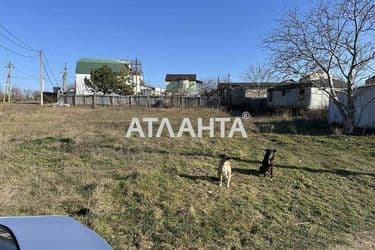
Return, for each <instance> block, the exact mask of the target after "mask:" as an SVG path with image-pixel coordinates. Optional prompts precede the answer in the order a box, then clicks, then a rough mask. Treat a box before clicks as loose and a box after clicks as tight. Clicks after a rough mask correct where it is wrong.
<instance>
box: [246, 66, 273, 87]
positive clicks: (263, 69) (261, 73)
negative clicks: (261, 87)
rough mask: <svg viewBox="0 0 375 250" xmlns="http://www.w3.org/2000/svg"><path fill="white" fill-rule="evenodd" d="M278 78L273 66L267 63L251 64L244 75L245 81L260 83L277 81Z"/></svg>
mask: <svg viewBox="0 0 375 250" xmlns="http://www.w3.org/2000/svg"><path fill="white" fill-rule="evenodd" d="M277 78H278V77H277V76H276V74H275V71H274V70H273V67H271V66H270V65H267V64H255V65H251V66H250V67H249V69H248V70H247V71H246V72H245V74H244V76H243V77H242V79H243V80H245V81H250V82H258V83H261V82H275V81H277Z"/></svg>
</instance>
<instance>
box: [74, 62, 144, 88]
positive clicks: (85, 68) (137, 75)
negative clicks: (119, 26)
mask: <svg viewBox="0 0 375 250" xmlns="http://www.w3.org/2000/svg"><path fill="white" fill-rule="evenodd" d="M137 64H138V63H137ZM104 65H106V66H108V67H109V68H110V69H111V70H112V71H113V72H115V73H119V72H120V71H121V69H122V68H123V67H126V68H128V69H129V70H130V72H131V75H130V80H129V82H128V84H134V93H136V94H139V93H140V92H141V86H142V85H143V84H144V80H143V75H142V70H141V67H140V66H139V64H138V65H137V67H136V68H135V66H134V63H133V62H132V61H131V60H102V59H89V58H82V59H80V60H79V61H78V62H77V66H76V82H75V91H76V95H92V94H93V91H92V90H91V89H90V88H88V87H87V86H86V84H85V79H90V78H91V75H90V74H91V71H92V70H95V69H99V68H101V67H103V66H104Z"/></svg>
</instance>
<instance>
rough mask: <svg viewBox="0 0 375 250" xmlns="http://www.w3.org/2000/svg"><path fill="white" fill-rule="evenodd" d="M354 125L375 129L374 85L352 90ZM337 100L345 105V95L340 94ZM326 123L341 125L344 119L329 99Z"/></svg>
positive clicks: (343, 93)
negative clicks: (353, 97)
mask: <svg viewBox="0 0 375 250" xmlns="http://www.w3.org/2000/svg"><path fill="white" fill-rule="evenodd" d="M353 93H354V96H355V99H354V106H355V111H354V125H355V126H356V127H358V128H369V129H375V85H365V86H362V87H359V88H356V89H355V90H354V92H353ZM338 97H339V99H340V100H341V101H342V102H343V103H346V93H345V92H341V93H339V95H338ZM328 122H329V123H330V124H343V123H344V117H343V116H342V114H341V113H340V111H339V109H338V108H337V105H336V104H335V102H334V101H333V100H332V99H331V100H330V103H329V108H328Z"/></svg>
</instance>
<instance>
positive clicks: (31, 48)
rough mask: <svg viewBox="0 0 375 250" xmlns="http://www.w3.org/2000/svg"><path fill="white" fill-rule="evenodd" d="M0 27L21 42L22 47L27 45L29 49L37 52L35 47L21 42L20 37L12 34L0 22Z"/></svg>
mask: <svg viewBox="0 0 375 250" xmlns="http://www.w3.org/2000/svg"><path fill="white" fill-rule="evenodd" d="M0 27H1V28H2V29H3V30H5V31H6V32H7V33H8V34H9V35H11V36H12V37H13V38H14V39H15V40H16V41H18V42H19V43H20V44H22V45H23V46H24V47H27V48H28V49H29V50H30V51H33V52H38V51H37V50H36V49H34V48H33V47H31V46H30V45H28V44H26V43H25V42H23V41H22V40H21V39H19V38H18V37H17V36H16V35H14V34H13V33H12V32H10V31H9V30H8V29H7V28H5V27H4V26H3V25H1V24H0Z"/></svg>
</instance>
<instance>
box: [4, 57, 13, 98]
mask: <svg viewBox="0 0 375 250" xmlns="http://www.w3.org/2000/svg"><path fill="white" fill-rule="evenodd" d="M5 68H7V69H8V75H7V80H6V82H5V91H4V97H3V102H4V103H6V102H8V103H10V97H11V96H12V70H13V69H14V66H13V64H12V63H11V62H9V63H8V65H7V66H5ZM6 97H8V100H7V98H6Z"/></svg>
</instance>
